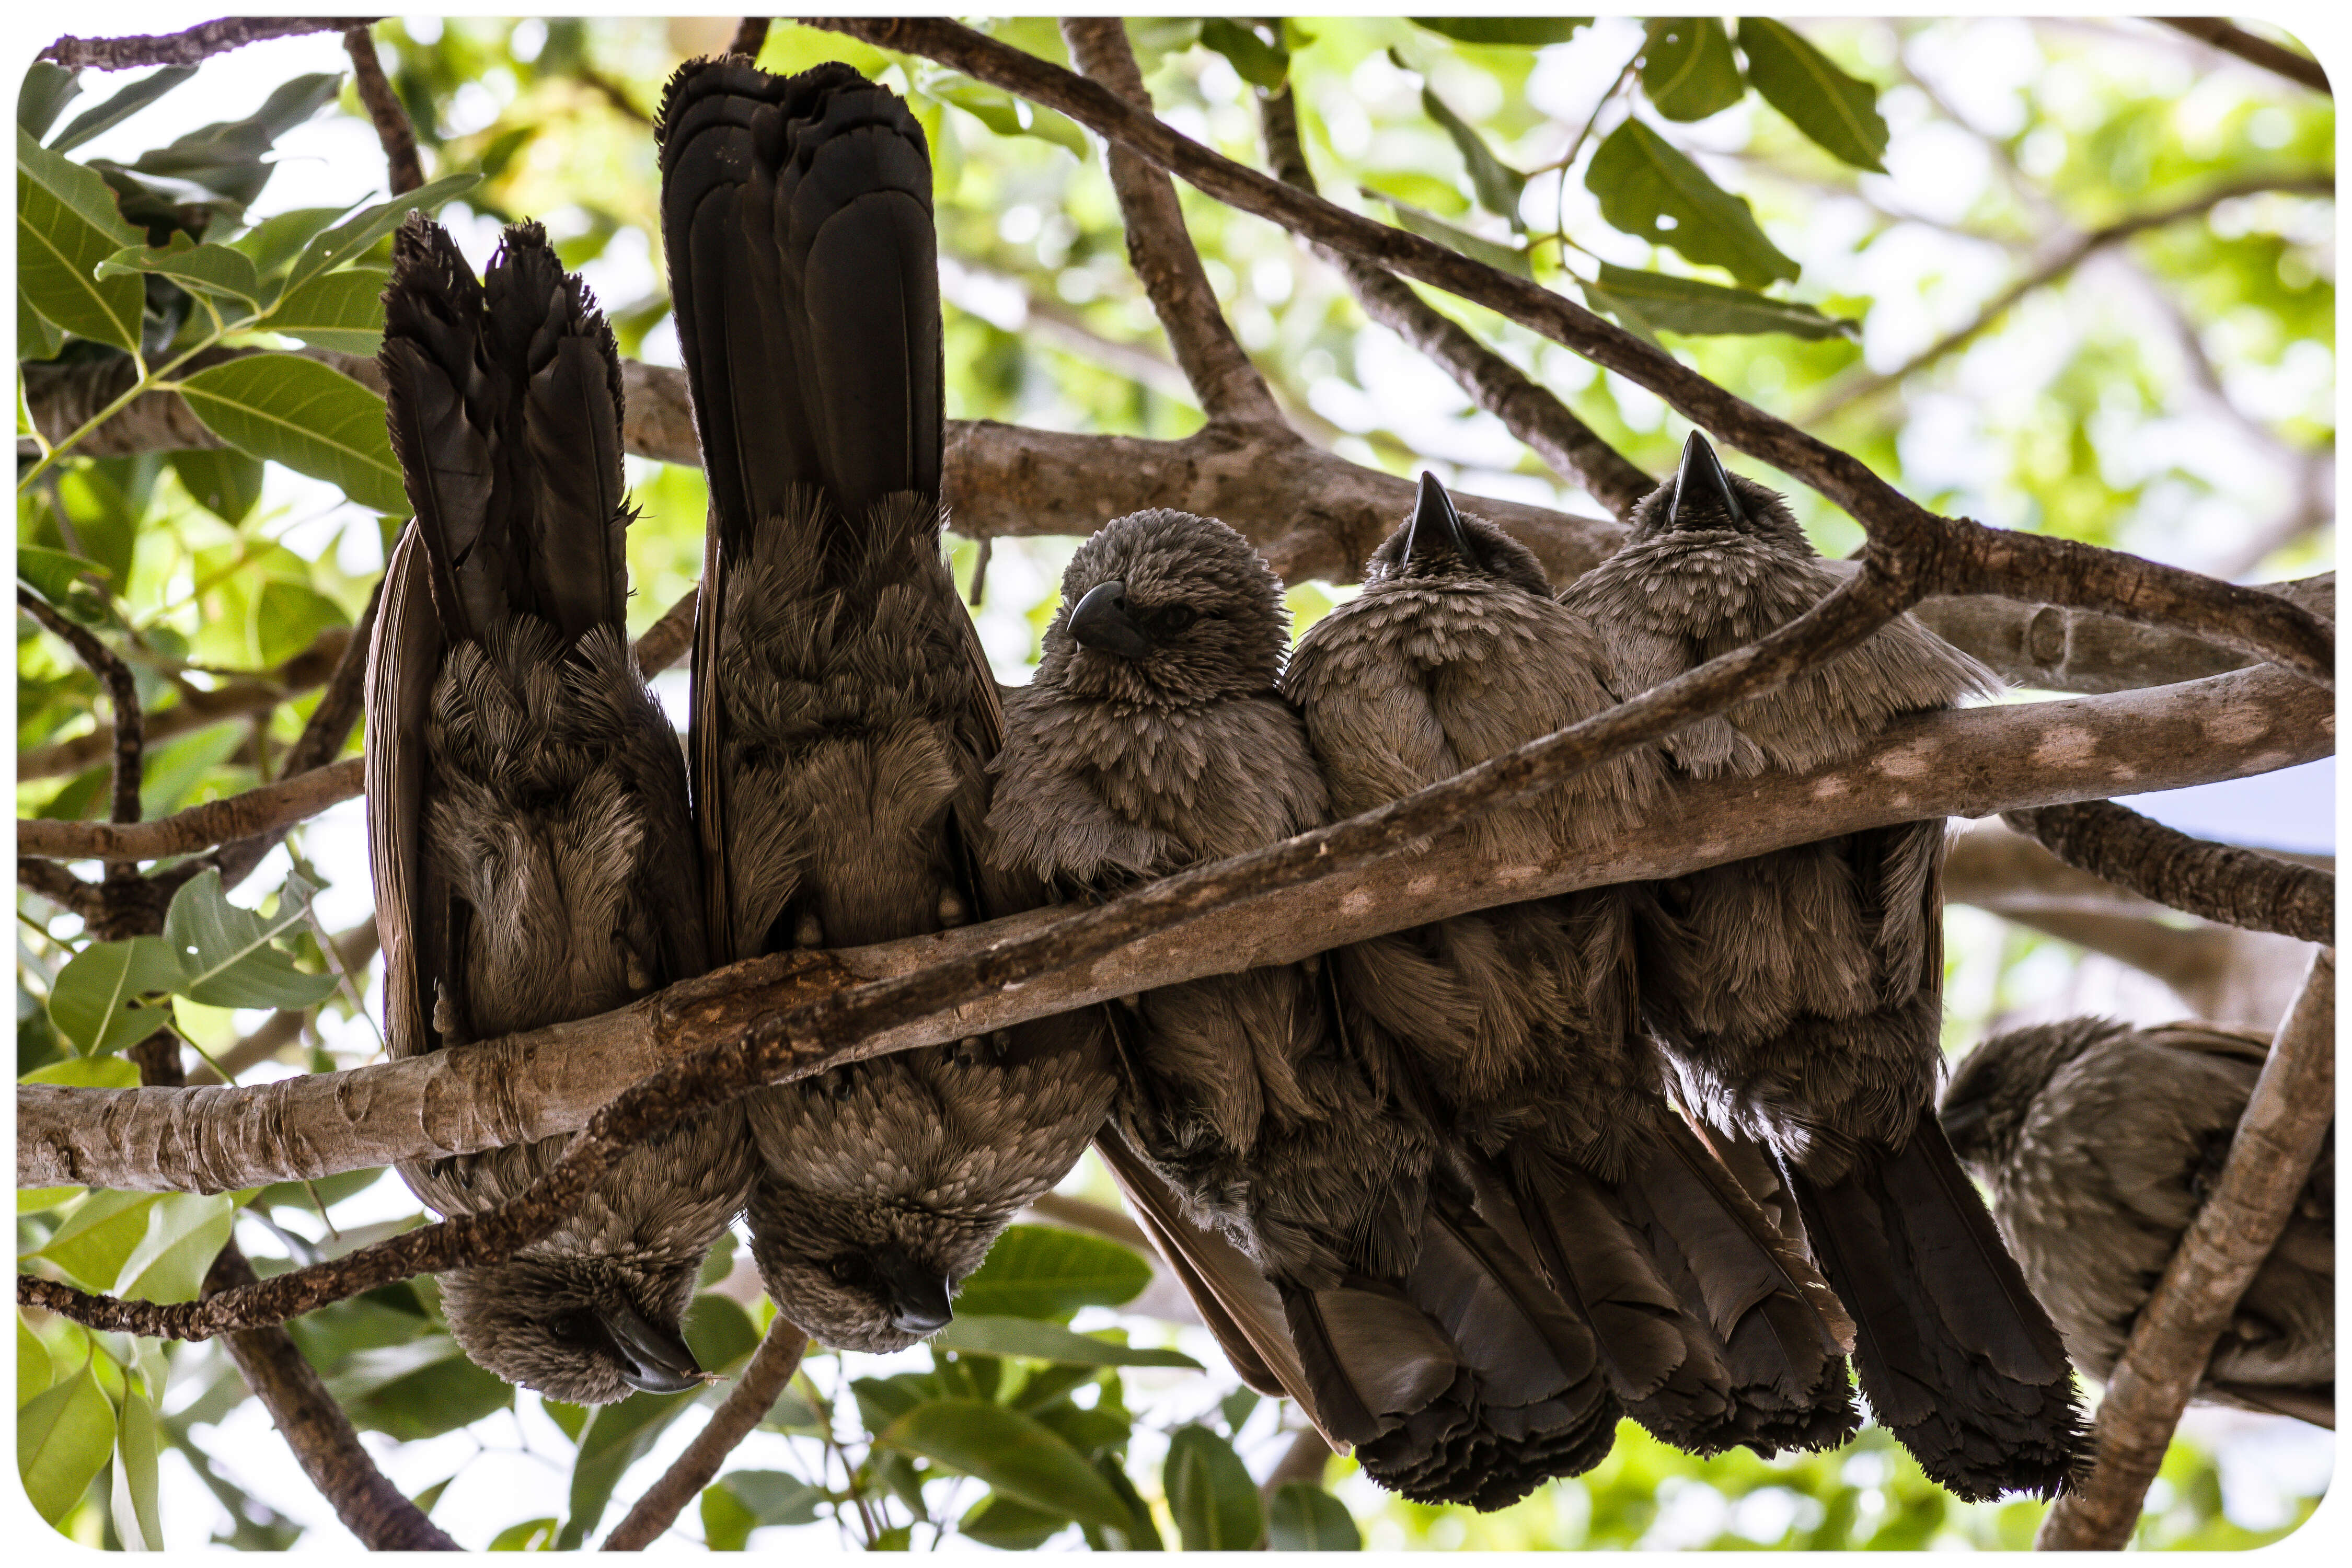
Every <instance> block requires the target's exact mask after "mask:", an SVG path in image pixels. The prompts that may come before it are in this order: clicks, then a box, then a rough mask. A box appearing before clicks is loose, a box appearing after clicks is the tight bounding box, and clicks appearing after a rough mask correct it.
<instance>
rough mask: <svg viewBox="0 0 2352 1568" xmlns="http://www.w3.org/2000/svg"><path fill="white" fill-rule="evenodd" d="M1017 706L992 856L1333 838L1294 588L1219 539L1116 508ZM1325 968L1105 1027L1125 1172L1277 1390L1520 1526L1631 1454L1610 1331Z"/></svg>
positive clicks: (1186, 991) (1125, 1015)
mask: <svg viewBox="0 0 2352 1568" xmlns="http://www.w3.org/2000/svg"><path fill="white" fill-rule="evenodd" d="M1062 596H1063V604H1062V608H1061V609H1060V610H1059V611H1058V612H1057V613H1056V615H1055V618H1054V621H1053V623H1052V625H1051V626H1048V628H1047V629H1046V632H1045V654H1044V658H1043V661H1042V662H1041V664H1040V665H1039V668H1038V671H1037V677H1036V679H1035V680H1034V682H1033V683H1032V684H1031V685H1030V686H1029V687H1027V688H1026V689H1023V690H1020V691H1018V692H1015V693H1014V694H1013V697H1012V700H1010V702H1009V703H1008V710H1007V732H1006V742H1005V749H1004V752H1003V756H1002V757H1001V758H1000V759H999V764H998V765H999V768H1000V770H1001V772H1002V774H1003V777H1002V780H1001V782H1000V784H999V785H998V790H997V799H996V805H995V807H994V809H993V811H992V814H991V816H990V817H989V823H988V836H987V840H986V844H987V848H986V851H985V853H986V854H987V855H988V856H989V857H990V858H992V859H997V860H1002V861H1004V862H1006V863H1009V864H1013V865H1017V866H1020V867H1023V868H1027V869H1029V870H1031V871H1033V872H1034V873H1035V874H1036V875H1038V876H1039V877H1041V878H1043V879H1045V880H1046V881H1047V882H1049V883H1050V884H1051V885H1052V886H1053V887H1054V888H1055V889H1056V890H1057V891H1059V892H1060V893H1061V894H1062V895H1063V896H1065V897H1070V898H1081V899H1083V898H1090V897H1096V896H1102V895H1108V894H1113V893H1116V892H1118V891H1119V890H1121V889H1126V888H1128V887H1129V886H1132V885H1134V884H1136V883H1139V882H1142V881H1148V880H1150V879H1156V878H1160V877H1162V876H1165V875H1168V874H1170V873H1171V872H1174V871H1178V870H1181V869H1182V868H1186V867H1188V866H1192V865H1195V864H1198V863H1201V862H1204V861H1213V860H1217V859H1222V858H1226V857H1229V856H1233V855H1236V854H1240V853H1243V852H1245V851H1247V850H1250V849H1254V848H1257V847H1262V846H1264V845H1266V844H1270V843H1274V842H1276V841H1278V840H1280V839H1283V838H1286V837H1290V836H1291V835H1293V834H1296V833H1298V832H1301V831H1303V830H1305V829H1307V828H1309V827H1313V826H1317V825H1318V824H1319V823H1321V822H1322V821H1323V820H1324V819H1325V816H1326V815H1327V809H1328V807H1327V795H1326V791H1325V788H1324V784H1323V781H1322V779H1321V778H1320V777H1319V776H1318V772H1317V769H1316V766H1315V762H1314V758H1313V757H1312V755H1311V754H1310V752H1308V749H1307V737H1306V734H1305V732H1304V731H1303V730H1302V729H1301V727H1300V725H1299V721H1298V719H1297V715H1296V714H1295V713H1294V712H1293V711H1292V710H1291V709H1290V707H1289V706H1288V705H1287V704H1286V702H1285V701H1284V700H1282V698H1281V697H1280V696H1279V695H1278V694H1277V693H1276V689H1275V686H1276V677H1277V674H1278V672H1279V669H1280V665H1281V659H1282V655H1283V648H1284V645H1285V643H1286V640H1287V637H1286V625H1287V618H1288V617H1287V614H1286V611H1285V609H1284V607H1283V604H1282V599H1281V584H1279V583H1278V582H1276V579H1275V577H1274V574H1273V573H1272V572H1270V571H1268V570H1267V568H1266V566H1265V563H1264V562H1263V561H1262V560H1260V559H1259V557H1258V555H1257V553H1256V552H1255V550H1253V549H1252V548H1251V546H1250V544H1249V542H1247V541H1246V540H1244V539H1243V538H1242V537H1241V536H1240V535H1239V534H1237V533H1235V532H1234V531H1233V530H1232V529H1230V528H1227V527H1226V526H1225V525H1224V524H1223V523H1220V522H1215V521H1211V520H1208V519H1205V518H1199V517H1193V516H1190V515H1188V514H1186V513H1183V512H1177V511H1145V512H1139V513H1136V514H1134V515H1132V516H1129V517H1125V518H1121V519H1119V520H1118V521H1114V522H1112V523H1110V524H1109V525H1108V526H1107V527H1105V528H1104V529H1103V530H1102V531H1099V532H1097V534H1095V535H1094V536H1093V537H1092V538H1091V539H1089V540H1087V542H1086V543H1085V544H1084V545H1082V546H1080V548H1079V550H1078V552H1077V553H1076V555H1075V556H1074V557H1073V558H1072V560H1071V562H1070V565H1069V568H1068V570H1067V572H1066V574H1064V577H1063V580H1062ZM1329 978H1330V968H1329V965H1328V963H1324V964H1307V965H1283V966H1276V967H1266V968H1257V969H1250V970H1245V971H1242V972H1240V973H1224V974H1216V975H1211V976H1206V977H1203V978H1202V979H1199V980H1195V981H1191V982H1187V983H1185V984H1179V985H1171V986H1166V987H1162V988H1160V989H1158V990H1155V991H1151V992H1149V993H1146V994H1143V995H1141V996H1139V997H1136V998H1131V999H1129V1001H1128V1002H1126V1003H1123V1004H1119V1005H1114V1006H1112V1007H1111V1008H1110V1009H1108V1011H1109V1013H1110V1014H1111V1017H1112V1022H1113V1027H1114V1032H1115V1034H1116V1037H1117V1038H1118V1041H1119V1044H1120V1050H1121V1061H1122V1065H1123V1067H1124V1068H1125V1069H1126V1081H1125V1083H1124V1085H1123V1088H1122V1092H1121V1095H1120V1099H1119V1101H1118V1109H1117V1111H1116V1114H1115V1117H1114V1123H1115V1125H1114V1129H1113V1131H1111V1132H1109V1133H1108V1134H1107V1135H1106V1136H1105V1138H1104V1139H1103V1140H1102V1141H1101V1144H1100V1147H1101V1148H1102V1150H1103V1152H1104V1155H1105V1158H1106V1160H1107V1161H1108V1163H1109V1164H1110V1166H1111V1169H1112V1171H1113V1173H1114V1174H1116V1175H1118V1178H1119V1180H1120V1183H1121V1184H1122V1186H1123V1187H1124V1188H1125V1190H1126V1191H1127V1194H1128V1195H1129V1200H1130V1202H1131V1203H1132V1204H1133V1205H1135V1207H1136V1208H1137V1211H1138V1212H1139V1215H1141V1216H1142V1217H1143V1222H1144V1224H1145V1226H1146V1227H1147V1228H1148V1230H1149V1231H1150V1233H1151V1234H1152V1235H1153V1236H1154V1237H1155V1239H1156V1240H1157V1242H1158V1244H1159V1245H1160V1247H1161V1249H1162V1250H1163V1252H1165V1253H1166V1254H1167V1255H1168V1257H1169V1258H1170V1260H1171V1264H1172V1266H1173V1267H1174V1268H1176V1270H1177V1272H1178V1274H1179V1276H1180V1277H1181V1278H1182V1279H1184V1280H1185V1281H1186V1283H1187V1285H1188V1286H1189V1287H1190V1288H1191V1289H1192V1293H1193V1296H1194V1299H1195V1300H1196V1301H1197V1302H1198V1303H1199V1305H1200V1306H1201V1309H1202V1315H1203V1317H1204V1319H1205V1320H1206V1321H1208V1322H1209V1323H1210V1324H1211V1325H1212V1327H1213V1329H1214V1330H1215V1331H1216V1333H1217V1335H1218V1338H1219V1340H1220V1341H1221V1342H1223V1344H1224V1346H1225V1347H1226V1349H1227V1352H1228V1353H1229V1354H1230V1355H1232V1357H1233V1359H1234V1365H1235V1367H1236V1369H1237V1370H1238V1371H1240V1372H1241V1373H1242V1374H1243V1375H1244V1377H1245V1378H1247V1379H1249V1381H1251V1382H1252V1383H1253V1384H1254V1385H1255V1386H1257V1387H1259V1388H1261V1389H1265V1390H1267V1391H1269V1392H1271V1391H1273V1390H1274V1389H1279V1390H1281V1391H1282V1392H1284V1393H1287V1394H1290V1395H1292V1396H1293V1397H1294V1398H1296V1399H1297V1400H1298V1402H1299V1403H1300V1405H1302V1406H1303V1407H1304V1408H1305V1409H1306V1410H1307V1413H1308V1414H1309V1415H1310V1416H1311V1417H1312V1418H1313V1419H1315V1420H1316V1422H1317V1423H1318V1426H1320V1427H1321V1428H1322V1430H1323V1431H1324V1433H1325V1434H1326V1436H1328V1437H1329V1438H1330V1439H1331V1441H1332V1442H1333V1443H1334V1445H1335V1446H1339V1447H1347V1446H1350V1445H1352V1446H1353V1447H1354V1449H1355V1452H1356V1455H1357V1457H1358V1458H1359V1459H1360V1461H1361V1462H1362V1464H1363V1467H1364V1468H1365V1470H1366V1472H1367V1473H1368V1474H1370V1475H1371V1476H1372V1477H1373V1478H1374V1479H1377V1480H1379V1481H1381V1483H1382V1484H1384V1485H1387V1486H1389V1487H1391V1488H1393V1489H1398V1490H1400V1491H1402V1492H1403V1493H1404V1495H1406V1496H1407V1497H1411V1498H1414V1499H1416V1500H1422V1501H1430V1502H1467V1503H1471V1504H1474V1505H1475V1506H1477V1507H1480V1508H1496V1507H1500V1506H1502V1505H1503V1504H1505V1503H1507V1502H1510V1501H1514V1500H1517V1499H1518V1498H1520V1497H1523V1496H1525V1495H1526V1494H1527V1492H1528V1490H1530V1489H1533V1487H1534V1486H1536V1485H1537V1484H1538V1482H1540V1481H1541V1480H1542V1479H1545V1478H1546V1477H1547V1476H1551V1475H1567V1474H1574V1473H1577V1472H1579V1471H1580V1470H1583V1469H1586V1468H1591V1465H1593V1464H1595V1463H1597V1462H1598V1461H1599V1460H1600V1458H1601V1457H1602V1456H1603V1455H1604V1454H1606V1453H1607V1452H1608V1449H1609V1447H1610V1444H1611V1442H1612V1437H1613V1431H1614V1426H1615V1421H1616V1416H1617V1415H1618V1407H1617V1405H1616V1403H1615V1401H1614V1400H1613V1399H1612V1397H1611V1395H1610V1394H1609V1391H1608V1387H1607V1381H1606V1378H1605V1376H1604V1375H1603V1374H1602V1373H1601V1371H1600V1369H1599V1367H1598V1364H1597V1363H1596V1361H1595V1358H1594V1354H1593V1349H1592V1344H1591V1332H1590V1330H1589V1329H1588V1328H1587V1327H1586V1326H1585V1325H1584V1324H1583V1322H1582V1321H1580V1319H1578V1318H1577V1317H1576V1316H1575V1315H1574V1314H1573V1313H1572V1312H1571V1311H1570V1310H1568V1309H1567V1307H1566V1304H1565V1303H1564V1302H1562V1301H1561V1300H1559V1297H1558V1295H1557V1293H1556V1292H1554V1291H1553V1290H1551V1289H1550V1288H1549V1286H1548V1285H1547V1283H1546V1282H1545V1281H1544V1279H1543V1278H1542V1276H1541V1273H1540V1271H1539V1269H1538V1268H1537V1267H1536V1265H1535V1263H1534V1260H1533V1256H1532V1253H1531V1251H1530V1250H1529V1247H1528V1244H1527V1242H1526V1240H1525V1238H1524V1237H1519V1238H1517V1240H1516V1241H1515V1240H1514V1239H1513V1238H1512V1237H1509V1236H1507V1234H1506V1233H1505V1232H1504V1231H1503V1230H1502V1229H1501V1228H1500V1227H1498V1226H1495V1225H1493V1224H1490V1223H1488V1222H1486V1220H1484V1219H1482V1218H1481V1217H1480V1215H1478V1213H1477V1212H1476V1209H1475V1204H1474V1202H1473V1200H1472V1197H1471V1194H1470V1191H1469V1189H1468V1186H1467V1184H1465V1182H1464V1180H1463V1179H1462V1178H1461V1177H1460V1176H1459V1175H1458V1174H1457V1173H1454V1172H1453V1171H1451V1170H1450V1169H1449V1168H1447V1167H1446V1166H1445V1165H1444V1163H1443V1161H1442V1159H1441V1158H1440V1150H1439V1146H1438V1144H1437V1142H1436V1141H1435V1140H1434V1139H1433V1137H1432V1136H1431V1134H1430V1133H1429V1131H1428V1129H1427V1128H1426V1127H1425V1126H1424V1125H1423V1122H1422V1121H1420V1120H1419V1119H1418V1117H1417V1116H1416V1115H1414V1114H1412V1112H1411V1111H1410V1110H1409V1109H1408V1108H1407V1107H1406V1106H1405V1105H1404V1104H1402V1102H1401V1101H1400V1100H1398V1099H1397V1098H1395V1097H1394V1096H1393V1095H1391V1093H1390V1092H1389V1091H1388V1089H1387V1088H1386V1085H1387V1084H1388V1083H1389V1082H1390V1081H1391V1080H1392V1079H1394V1077H1395V1073H1394V1069H1393V1068H1392V1067H1391V1066H1390V1065H1389V1064H1388V1063H1387V1062H1386V1061H1385V1059H1384V1053H1385V1050H1386V1047H1384V1046H1383V1045H1382V1044H1381V1042H1380V1041H1379V1040H1378V1038H1377V1037H1374V1036H1372V1035H1370V1034H1369V1033H1359V1032H1357V1031H1355V1030H1354V1029H1352V1028H1351V1027H1350V1026H1349V1020H1348V1019H1347V1018H1345V1017H1344V1016H1342V1013H1341V1011H1340V1010H1339V1008H1338V1007H1337V1006H1336V1005H1335V1004H1334V999H1333V997H1332V994H1331V992H1330V988H1329V984H1328V982H1329Z"/></svg>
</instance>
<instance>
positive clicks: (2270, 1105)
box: [2033, 948, 2336, 1552]
mask: <svg viewBox="0 0 2352 1568" xmlns="http://www.w3.org/2000/svg"><path fill="white" fill-rule="evenodd" d="M2335 1120H2336V955H2335V953H2334V952H2333V951H2332V950H2330V949H2327V948H2321V949H2319V950H2318V951H2316V952H2314V953H2313V954H2312V958H2311V971H2310V975H2309V977H2308V978H2307V979H2306V980H2305V982H2304V987H2303V994H2302V995H2300V996H2299V997H2297V998H2296V1000H2295V1005H2294V1009H2293V1010H2292V1011H2290V1012H2289V1013H2288V1014H2287V1016H2286V1021H2285V1022H2284V1023H2283V1024H2281V1025H2280V1026H2279V1029H2278V1034H2277V1036H2276V1037H2275V1038H2274V1039H2273V1041H2272V1043H2271V1052H2270V1058H2269V1060H2267V1061H2265V1062H2264V1063H2263V1071H2262V1076H2261V1077H2260V1078H2259V1079H2256V1080H2255V1083H2254V1091H2253V1094H2252V1098H2250V1099H2249V1100H2247V1101H2246V1110H2245V1113H2244V1114H2243V1115H2242V1116H2241V1117H2240V1118H2239V1121H2238V1131H2237V1136H2236V1137H2235V1138H2234V1139H2233V1140H2232V1141H2231V1145H2230V1158H2229V1161H2228V1163H2225V1164H2224V1165H2223V1166H2222V1167H2221V1179H2220V1181H2219V1182H2218V1183H2216V1184H2215V1185H2214V1188H2213V1192H2212V1195H2211V1196H2210V1197H2209V1198H2207V1199H2206V1201H2205V1204H2204V1206H2203V1207H2202V1208H2200V1209H2199V1210H2198V1212H2197V1217H2196V1218H2195V1219H2194V1220H2192V1221H2190V1222H2189V1229H2188V1231H2187V1233H2186V1234H2184V1235H2183V1236H2182V1237H2181V1238H2180V1246H2179V1250H2177V1251H2176V1252H2174V1254H2173V1255H2172V1261H2171V1262H2170V1263H2168V1264H2167V1265H2166V1266H2165V1270H2164V1278H2163V1279H2161V1280H2159V1281H2158V1283H2157V1287H2156V1289H2155V1291H2154V1293H2153V1294H2151V1295H2150V1296H2149V1297H2148V1299H2147V1306H2145V1307H2143V1308H2142V1309H2141V1310H2140V1314H2139V1320H2138V1321H2137V1322H2136V1323H2135V1324H2134V1325H2133V1327H2132V1335H2131V1339H2130V1341H2129V1342H2127V1343H2126V1345H2125V1346H2124V1353H2123V1355H2122V1356H2121V1358H2119V1359H2118V1360H2117V1361H2116V1368H2115V1373H2114V1374H2113V1375H2112V1376H2111V1377H2109V1378H2108V1380H2107V1388H2106V1394H2105V1397H2104V1398H2103V1399H2102V1400H2101V1401H2100V1403H2099V1415H2098V1425H2097V1428H2096V1431H2095V1437H2096V1441H2097V1457H2096V1461H2095V1464H2094V1466H2093V1468H2092V1470H2091V1473H2090V1475H2089V1477H2088V1478H2087V1479H2085V1480H2084V1481H2083V1482H2082V1483H2081V1484H2080V1485H2079V1486H2078V1487H2076V1488H2075V1489H2074V1490H2072V1491H2068V1492H2063V1493H2061V1494H2060V1496H2059V1498H2058V1500H2057V1502H2056V1503H2054V1504H2053V1506H2052V1507H2051V1510H2050V1512H2049V1513H2048V1514H2047V1515H2045V1516H2044V1517H2043V1519H2042V1528H2041V1531H2039V1532H2038V1533H2037V1534H2036V1535H2035V1537H2034V1542H2033V1544H2034V1547H2035V1549H2036V1550H2037V1551H2042V1552H2065V1551H2108V1552H2114V1551H2120V1550H2121V1549H2122V1548H2123V1547H2124V1545H2125V1544H2126V1542H2128V1541H2129V1540H2130V1539H2131V1532H2132V1526H2133V1524H2134V1523H2135V1522H2136V1521H2137V1520H2138V1518H2139V1511H2140V1507H2141V1504H2142V1502H2143V1501H2144V1500H2146V1498H2147V1487H2148V1483H2149V1482H2150V1481H2152V1480H2154V1479H2156V1472H2157V1469H2158V1467H2159V1466H2161V1465H2162V1464H2163V1462H2164V1455H2165V1450H2166V1449H2167V1448H2168V1447H2169V1446H2170V1444H2171V1441H2172V1434H2173V1429H2174V1428H2175V1427H2177V1426H2179V1424H2180V1413H2181V1411H2182V1410H2183V1409H2185V1408H2186V1407H2187V1406H2188V1404H2189V1394H2190V1392H2191V1391H2192V1390H2193V1389H2194V1388H2195V1387H2196V1385H2197V1383H2198V1380H2199V1379H2200V1378H2201V1377H2202V1376H2203V1375H2204V1372H2205V1365H2206V1363H2207V1362H2208V1361H2210V1359H2211V1358H2212V1354H2213V1346H2214V1344H2215V1343H2216V1342H2218V1341H2219V1340H2220V1339H2221V1331H2222V1330H2223V1329H2225V1328H2226V1327H2228V1325H2229V1321H2230V1314H2231V1312H2232V1311H2233V1310H2236V1308H2237V1305H2238V1299H2239V1298H2240V1297H2242V1296H2243V1295H2244V1294H2245V1293H2246V1287H2247V1286H2248V1285H2249V1284H2251V1283H2252V1281H2253V1278H2254V1274H2255V1271H2256V1270H2257V1269H2259V1268H2261V1267H2262V1265H2263V1259H2265V1258H2268V1257H2269V1256H2270V1252H2271V1248H2272V1247H2275V1246H2276V1245H2277V1244H2278V1239H2279V1237H2280V1236H2281V1235H2282V1234H2283V1233H2284V1231H2285V1229H2286V1222H2287V1219H2288V1217H2289V1215H2292V1213H2293V1212H2294V1203H2295V1198H2296V1196H2297V1194H2299V1193H2300V1192H2301V1191H2302V1189H2303V1186H2304V1184H2305V1181H2307V1180H2308V1179H2309V1177H2310V1174H2311V1167H2312V1163H2313V1161H2314V1160H2315V1159H2316V1158H2317V1157H2318V1153H2319V1149H2320V1145H2321V1144H2322V1142H2325V1140H2326V1137H2327V1133H2328V1130H2329V1129H2330V1127H2332V1126H2333V1124H2334V1122H2335Z"/></svg>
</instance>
